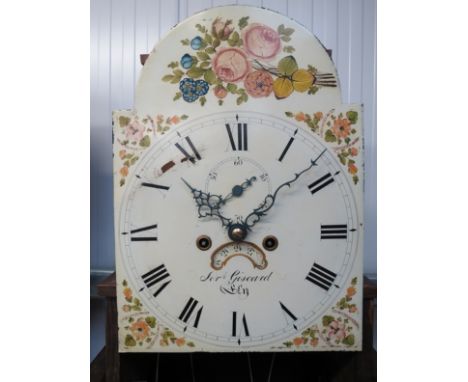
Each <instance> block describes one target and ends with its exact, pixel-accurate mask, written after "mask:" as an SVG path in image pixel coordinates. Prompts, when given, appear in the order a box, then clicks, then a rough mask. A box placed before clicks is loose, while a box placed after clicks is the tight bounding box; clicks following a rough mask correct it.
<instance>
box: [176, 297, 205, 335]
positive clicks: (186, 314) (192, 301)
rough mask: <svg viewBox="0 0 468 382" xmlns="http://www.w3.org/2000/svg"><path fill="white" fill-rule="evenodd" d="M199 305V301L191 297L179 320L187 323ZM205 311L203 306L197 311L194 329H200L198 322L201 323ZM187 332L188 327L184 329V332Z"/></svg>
mask: <svg viewBox="0 0 468 382" xmlns="http://www.w3.org/2000/svg"><path fill="white" fill-rule="evenodd" d="M197 304H198V301H197V300H195V299H194V298H193V297H190V298H189V300H188V301H187V303H186V304H185V306H184V309H183V310H182V313H181V314H180V316H179V320H181V321H183V322H185V323H187V322H188V321H189V319H190V316H191V315H192V313H193V311H194V310H195V308H196V306H197ZM202 310H203V306H201V307H200V308H199V309H198V310H197V314H196V316H195V321H194V323H193V327H194V328H197V327H198V322H199V321H200V316H201V313H202ZM186 330H187V326H186V327H185V328H184V332H185V331H186Z"/></svg>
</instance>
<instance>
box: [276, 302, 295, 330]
mask: <svg viewBox="0 0 468 382" xmlns="http://www.w3.org/2000/svg"><path fill="white" fill-rule="evenodd" d="M279 304H280V306H281V309H282V310H283V312H284V313H286V315H287V317H289V318H290V319H291V320H293V322H295V321H297V317H296V316H295V315H294V314H293V313H292V312H291V311H290V310H289V309H288V308H286V306H285V305H284V304H283V303H282V302H281V301H279ZM286 321H288V319H286ZM288 322H289V321H288ZM293 327H294V329H296V330H297V326H296V324H295V323H293Z"/></svg>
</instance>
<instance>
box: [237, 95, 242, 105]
mask: <svg viewBox="0 0 468 382" xmlns="http://www.w3.org/2000/svg"><path fill="white" fill-rule="evenodd" d="M242 102H243V98H242V96H240V97H237V99H236V104H237V105H240V104H241V103H242Z"/></svg>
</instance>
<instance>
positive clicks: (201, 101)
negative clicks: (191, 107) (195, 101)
mask: <svg viewBox="0 0 468 382" xmlns="http://www.w3.org/2000/svg"><path fill="white" fill-rule="evenodd" d="M199 100H200V104H201V105H202V106H203V105H204V104H205V103H206V97H205V96H202V97H200V98H199Z"/></svg>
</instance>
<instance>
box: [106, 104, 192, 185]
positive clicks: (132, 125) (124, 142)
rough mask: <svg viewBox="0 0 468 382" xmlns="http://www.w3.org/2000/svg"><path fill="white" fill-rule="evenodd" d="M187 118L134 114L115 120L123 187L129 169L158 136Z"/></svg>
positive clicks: (125, 114) (120, 116) (183, 115)
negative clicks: (141, 116) (142, 116)
mask: <svg viewBox="0 0 468 382" xmlns="http://www.w3.org/2000/svg"><path fill="white" fill-rule="evenodd" d="M187 118H188V115H185V114H182V115H180V116H179V115H172V116H169V117H165V116H164V115H162V114H157V115H156V116H154V117H151V116H146V117H144V118H140V117H139V116H138V115H136V114H133V113H131V114H130V113H124V114H121V115H117V116H116V117H115V118H114V121H113V123H114V139H115V140H117V142H118V143H119V145H120V150H119V152H118V153H117V155H118V156H119V159H120V162H121V165H120V166H119V169H118V172H119V175H120V181H119V184H120V186H121V187H122V186H123V185H124V184H125V179H126V177H127V175H128V172H129V168H130V167H131V166H133V165H134V164H135V163H136V162H137V161H138V159H139V158H140V156H141V154H142V153H143V151H145V150H146V149H147V148H148V147H150V146H151V143H152V142H153V140H155V139H156V138H157V135H158V134H161V135H162V134H164V133H165V132H167V131H168V130H169V129H170V128H171V127H173V126H175V125H177V124H179V123H180V122H181V121H183V120H186V119H187ZM116 124H117V126H115V125H116Z"/></svg>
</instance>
